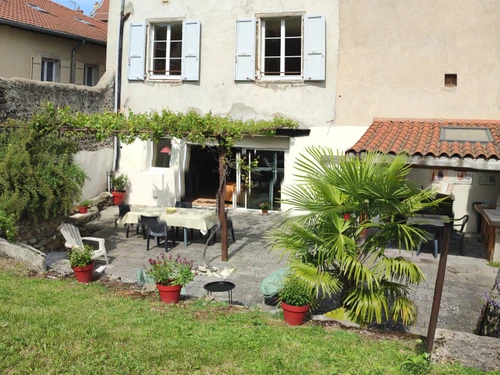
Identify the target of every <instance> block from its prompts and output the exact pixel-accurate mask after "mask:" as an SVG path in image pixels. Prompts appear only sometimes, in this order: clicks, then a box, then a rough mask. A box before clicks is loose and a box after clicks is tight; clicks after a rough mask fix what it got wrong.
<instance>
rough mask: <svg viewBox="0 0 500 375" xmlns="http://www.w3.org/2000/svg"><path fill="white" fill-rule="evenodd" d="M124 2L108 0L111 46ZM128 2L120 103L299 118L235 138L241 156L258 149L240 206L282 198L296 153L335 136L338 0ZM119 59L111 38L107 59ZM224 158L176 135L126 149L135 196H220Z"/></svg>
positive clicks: (124, 161)
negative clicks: (282, 130)
mask: <svg viewBox="0 0 500 375" xmlns="http://www.w3.org/2000/svg"><path fill="white" fill-rule="evenodd" d="M120 6H121V1H120V0H111V2H110V12H109V14H110V17H109V22H108V26H109V34H108V38H109V39H108V40H109V45H110V46H112V45H116V44H117V43H118V36H119V17H118V15H119V14H120ZM123 12H124V14H127V15H128V13H130V15H129V16H128V18H127V20H126V22H124V26H123V59H122V65H121V69H122V74H121V82H122V84H121V86H120V89H121V103H122V106H121V107H122V108H121V109H122V110H129V109H130V110H132V111H134V112H148V111H150V110H158V111H160V110H162V109H164V108H168V109H170V110H173V111H182V112H185V111H190V110H194V111H197V112H199V113H202V114H205V113H208V112H210V111H211V112H212V113H215V114H223V115H230V116H232V117H233V118H237V119H271V118H273V117H274V116H277V115H280V116H286V117H288V118H291V119H293V120H295V121H297V122H298V124H299V128H300V131H298V132H297V134H298V135H301V136H297V134H287V135H277V136H275V137H272V138H266V137H248V138H245V139H244V140H243V141H242V142H240V143H239V144H237V145H236V146H237V147H236V148H235V149H234V150H233V155H234V157H235V158H244V160H245V162H249V161H250V160H255V159H257V158H258V160H259V165H258V167H257V168H256V169H255V171H254V172H255V173H253V176H251V179H252V191H250V189H246V188H245V187H243V186H242V185H241V183H242V179H241V176H239V173H238V171H233V172H232V173H231V174H230V176H229V178H228V186H229V188H228V190H229V193H228V194H229V195H231V193H232V192H242V196H240V197H239V198H237V199H236V198H234V197H232V196H228V197H227V199H226V201H228V202H229V203H232V204H233V206H234V207H246V208H257V207H258V204H259V203H262V202H265V201H268V202H270V203H271V204H272V205H274V204H275V201H276V198H279V194H280V193H279V191H280V188H281V186H282V185H283V184H284V183H286V182H287V181H291V180H292V175H293V173H292V166H293V162H294V159H295V157H296V156H297V154H298V153H299V152H300V151H302V150H303V147H304V146H305V145H306V144H311V141H310V139H313V138H314V139H317V140H321V141H324V140H325V138H329V139H330V140H331V141H332V142H335V136H334V134H333V132H332V131H331V127H332V121H333V120H334V114H335V102H336V90H337V63H338V48H339V44H338V42H339V25H338V7H337V2H336V1H333V2H332V1H324V0H321V1H316V2H310V1H304V0H298V1H292V2H289V3H287V4H282V3H275V2H266V1H253V2H251V3H249V2H247V1H242V0H237V1H234V2H232V3H231V6H223V5H221V4H220V2H217V1H213V0H209V1H195V2H192V1H187V0H184V1H170V2H165V1H157V0H141V1H139V0H132V1H127V2H125V8H124V11H123ZM115 61H117V59H116V51H115V48H113V47H112V48H109V50H108V66H109V65H112V64H113V63H114V62H115ZM354 139H355V138H353V141H354ZM323 143H326V141H324V142H323ZM339 146H340V144H339ZM162 150H164V152H163V153H162ZM165 151H169V152H168V153H165ZM216 164H217V156H216V151H215V150H213V149H210V148H208V149H202V148H200V147H198V146H196V145H186V144H183V143H181V142H178V141H176V140H168V139H165V140H164V142H160V144H151V143H147V142H141V141H137V142H135V143H134V144H132V145H122V148H121V150H120V172H123V173H126V174H127V175H128V176H129V179H130V181H131V191H130V192H129V199H130V202H131V203H139V204H153V205H156V204H159V205H168V204H173V203H174V200H179V199H181V198H184V197H187V198H186V199H191V200H195V199H196V198H208V197H211V198H213V197H214V196H215V191H216V188H217V185H218V177H217V165H216ZM214 171H215V173H214ZM233 198H234V199H233Z"/></svg>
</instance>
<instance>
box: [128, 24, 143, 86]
mask: <svg viewBox="0 0 500 375" xmlns="http://www.w3.org/2000/svg"><path fill="white" fill-rule="evenodd" d="M145 52H146V24H144V23H132V24H130V38H129V42H128V79H129V80H131V81H133V80H137V81H142V80H144V55H145Z"/></svg>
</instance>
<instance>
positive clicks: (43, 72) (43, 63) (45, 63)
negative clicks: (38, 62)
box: [40, 60, 47, 81]
mask: <svg viewBox="0 0 500 375" xmlns="http://www.w3.org/2000/svg"><path fill="white" fill-rule="evenodd" d="M45 69H47V61H43V60H42V75H41V76H40V80H42V81H45Z"/></svg>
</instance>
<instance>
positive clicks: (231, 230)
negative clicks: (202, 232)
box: [208, 210, 236, 243]
mask: <svg viewBox="0 0 500 375" xmlns="http://www.w3.org/2000/svg"><path fill="white" fill-rule="evenodd" d="M224 215H225V216H226V221H227V232H228V233H231V237H232V239H233V243H234V242H236V237H235V236H234V227H233V221H232V220H231V219H229V218H228V217H227V210H226V211H225V212H224ZM212 230H215V231H219V230H221V228H220V226H219V225H216V226H215V227H214V228H212V229H210V230H209V231H208V235H209V236H210V232H211V231H212ZM213 240H214V243H215V242H217V232H215V234H214V238H213Z"/></svg>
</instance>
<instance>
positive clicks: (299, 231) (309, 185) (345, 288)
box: [271, 147, 441, 325]
mask: <svg viewBox="0 0 500 375" xmlns="http://www.w3.org/2000/svg"><path fill="white" fill-rule="evenodd" d="M296 167H297V170H298V175H297V176H296V177H297V183H296V184H295V185H292V186H290V187H288V188H285V189H284V190H283V193H284V194H283V195H284V196H285V197H286V198H285V199H283V200H282V203H283V204H287V205H290V206H291V209H290V210H289V212H288V213H289V215H287V217H286V218H285V219H284V222H283V223H282V225H281V226H280V227H279V228H278V229H277V230H275V231H273V232H272V234H271V238H272V240H273V248H275V249H279V250H282V251H283V252H284V254H287V253H288V261H289V265H290V268H291V270H292V272H293V273H294V274H295V276H297V277H299V278H301V279H302V280H303V281H304V282H306V283H307V285H308V286H309V288H310V291H311V292H312V293H315V295H316V297H319V295H320V293H323V294H325V295H327V296H329V295H331V294H334V293H339V294H340V301H341V304H342V307H341V309H340V312H343V313H345V316H347V317H348V318H349V319H351V320H353V321H357V322H358V323H362V324H368V323H372V322H373V321H374V320H375V321H376V322H377V323H379V324H380V323H381V322H382V321H383V319H393V320H395V321H397V320H401V321H402V322H403V324H406V325H408V324H411V323H413V322H414V321H415V318H416V308H415V305H414V303H413V302H412V301H411V300H410V299H409V298H408V292H409V287H410V286H413V285H418V284H419V283H420V282H421V281H423V280H424V276H423V274H422V272H421V270H420V269H419V268H418V267H417V266H416V265H415V264H413V263H412V262H411V261H409V260H407V259H405V258H403V257H401V256H399V257H389V256H386V255H385V254H384V252H385V248H386V246H387V244H388V243H391V244H392V245H393V246H397V247H398V248H399V249H408V250H414V249H415V247H416V246H417V244H418V243H419V242H420V241H421V240H422V239H424V238H426V236H427V234H426V232H424V231H423V230H421V229H419V228H418V227H416V226H415V225H410V224H407V223H406V220H407V218H408V217H409V216H412V215H413V214H415V213H416V212H418V211H420V210H423V209H429V208H431V207H434V206H436V205H437V204H438V203H439V202H441V200H433V199H432V198H433V195H434V193H435V191H433V190H432V189H419V188H418V187H416V186H414V185H413V184H412V183H411V182H410V181H408V179H407V176H408V173H409V172H410V169H411V167H410V165H409V164H408V163H407V158H406V157H405V156H402V155H399V156H390V155H385V154H380V153H367V154H365V155H364V156H363V157H361V158H358V157H353V156H338V155H336V154H335V153H334V152H333V151H332V150H331V149H329V148H321V147H310V148H307V149H306V153H305V154H302V155H300V157H299V159H298V161H297V162H296Z"/></svg>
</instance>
